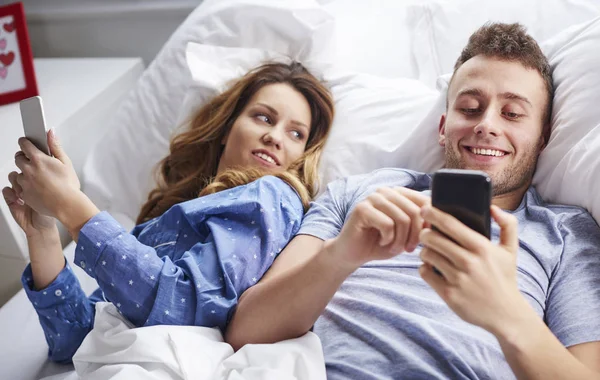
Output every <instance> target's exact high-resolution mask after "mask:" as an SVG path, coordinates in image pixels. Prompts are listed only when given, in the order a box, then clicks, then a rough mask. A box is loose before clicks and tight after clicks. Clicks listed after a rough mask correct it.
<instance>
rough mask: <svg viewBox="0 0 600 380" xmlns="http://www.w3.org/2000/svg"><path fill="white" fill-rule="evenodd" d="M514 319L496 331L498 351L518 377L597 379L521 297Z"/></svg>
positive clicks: (598, 376) (597, 374) (571, 379)
mask: <svg viewBox="0 0 600 380" xmlns="http://www.w3.org/2000/svg"><path fill="white" fill-rule="evenodd" d="M523 302H524V303H525V304H526V305H524V307H523V309H525V310H522V312H521V313H520V315H519V316H518V320H516V321H514V322H513V323H510V324H507V327H506V329H505V330H504V331H502V332H499V333H496V334H495V335H496V337H497V338H498V341H499V342H500V346H501V347H502V351H503V352H504V355H505V357H506V360H507V361H508V364H509V365H510V367H511V369H512V370H513V372H514V373H515V375H516V376H517V378H518V379H521V380H522V379H569V380H576V379H582V380H583V379H585V380H593V379H600V373H599V372H597V371H595V370H593V369H592V368H590V367H588V366H586V365H585V364H583V363H582V362H581V361H580V360H579V359H577V358H576V357H575V356H573V354H572V353H571V352H569V350H568V349H567V348H565V347H564V346H563V345H562V344H561V343H560V341H559V340H558V339H557V338H556V337H555V336H554V334H552V332H551V331H550V329H548V327H547V326H546V324H545V323H544V322H543V321H542V319H541V318H539V317H538V316H537V314H535V312H534V311H533V309H531V307H530V306H529V304H527V302H526V301H525V300H523Z"/></svg>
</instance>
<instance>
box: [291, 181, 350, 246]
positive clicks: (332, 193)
mask: <svg viewBox="0 0 600 380" xmlns="http://www.w3.org/2000/svg"><path fill="white" fill-rule="evenodd" d="M347 184H348V180H347V179H341V180H337V181H334V182H332V183H330V184H329V185H327V190H326V191H325V192H323V194H321V195H320V196H319V197H318V198H317V199H316V200H315V201H314V202H312V203H311V205H310V209H309V210H308V213H307V214H306V215H305V216H304V220H303V221H302V226H301V227H300V231H298V235H311V236H314V237H317V238H319V239H321V240H327V239H332V238H334V237H336V236H337V235H338V234H339V233H340V231H341V230H342V226H343V225H344V221H345V219H346V213H347V207H348V194H347V188H348V186H347Z"/></svg>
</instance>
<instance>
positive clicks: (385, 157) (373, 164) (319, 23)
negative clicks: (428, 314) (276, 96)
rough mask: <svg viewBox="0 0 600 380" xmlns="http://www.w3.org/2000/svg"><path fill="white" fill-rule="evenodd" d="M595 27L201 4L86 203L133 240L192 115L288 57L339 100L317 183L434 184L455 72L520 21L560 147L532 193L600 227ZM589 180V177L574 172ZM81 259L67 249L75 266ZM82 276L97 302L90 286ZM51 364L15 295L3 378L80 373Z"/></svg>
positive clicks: (554, 146)
mask: <svg viewBox="0 0 600 380" xmlns="http://www.w3.org/2000/svg"><path fill="white" fill-rule="evenodd" d="M515 10H519V11H518V12H515ZM599 16H600V3H597V1H594V0H589V1H583V0H582V1H578V2H573V1H570V0H528V1H523V0H506V1H503V2H496V1H493V0H488V1H481V0H477V1H475V0H455V1H443V0H429V1H408V0H406V1H396V0H376V1H368V2H367V1H363V2H358V1H349V0H348V1H344V0H332V1H325V0H323V1H320V2H319V1H312V0H311V1H309V0H303V1H301V0H285V1H279V2H277V3H276V4H275V2H270V1H259V0H255V1H250V0H246V1H242V0H228V1H204V2H203V3H202V4H201V5H200V6H199V7H198V8H197V9H196V10H195V11H194V12H193V13H192V14H191V15H190V16H189V17H188V19H187V20H186V21H185V22H184V23H183V24H182V25H181V26H180V27H179V28H178V30H177V31H176V32H175V33H174V34H173V36H172V37H171V38H170V39H169V41H168V42H167V43H166V45H165V46H164V47H163V49H162V50H161V51H160V52H159V54H158V55H157V57H156V59H155V60H154V62H153V63H152V64H151V65H150V66H149V67H148V69H147V70H146V72H145V73H144V75H143V76H142V78H141V80H140V81H139V83H138V84H137V85H136V86H135V88H134V89H133V91H132V93H131V94H130V95H129V96H128V97H127V99H126V100H125V101H124V102H123V104H121V105H120V107H119V109H118V110H116V111H115V115H114V117H113V121H112V122H113V123H114V124H115V125H118V126H119V128H113V129H111V130H114V131H115V132H114V133H111V134H109V135H107V136H105V137H104V138H103V139H102V140H100V141H98V142H97V143H96V145H95V146H93V147H90V155H89V157H88V159H87V161H86V163H85V165H84V168H83V181H82V182H83V189H84V191H85V192H86V193H87V194H88V195H89V196H90V197H91V198H92V200H94V202H95V203H96V204H97V205H98V206H99V207H100V208H101V209H105V210H108V211H109V212H111V213H112V214H114V215H115V216H116V217H117V219H118V220H119V221H121V222H122V223H123V224H124V226H125V227H127V228H130V227H131V226H133V222H132V220H133V219H134V218H135V216H136V212H137V210H139V207H140V205H141V203H142V202H143V198H144V196H145V195H146V194H147V192H148V190H149V188H150V186H151V182H150V178H151V176H150V173H151V169H152V167H153V165H154V164H155V163H156V162H157V161H158V160H159V159H160V158H161V157H162V156H163V155H164V154H165V153H166V151H167V142H168V140H169V136H170V135H171V133H172V132H173V129H174V128H175V127H176V126H177V125H179V124H180V123H181V122H182V121H183V120H184V119H185V116H186V115H187V114H188V113H189V111H190V109H191V108H192V107H193V106H195V105H197V104H199V103H200V102H202V101H203V100H205V99H206V98H207V97H209V96H211V95H213V94H214V93H217V92H218V91H220V90H222V89H223V87H224V86H225V85H226V83H227V82H228V81H229V80H230V79H233V78H235V77H236V76H238V75H240V74H242V73H243V72H245V71H246V70H247V69H249V68H251V67H253V66H255V65H256V64H258V63H260V62H261V61H263V60H265V59H275V60H277V59H289V58H290V57H291V58H293V59H296V60H299V61H301V62H303V63H305V64H306V65H307V66H308V67H309V68H310V69H312V70H313V71H314V72H316V73H317V74H319V75H320V76H321V77H323V78H324V79H325V80H326V81H327V83H328V85H329V86H330V87H331V89H332V92H333V94H334V97H335V98H336V106H337V115H336V120H335V124H334V129H333V132H332V136H331V139H330V141H329V142H328V145H327V148H326V151H325V153H324V157H323V161H322V167H321V175H322V179H323V182H327V181H330V180H333V179H335V178H339V177H342V176H346V175H350V174H357V173H364V172H368V171H371V170H373V169H376V168H379V167H384V166H396V167H398V166H400V167H406V168H411V169H415V170H421V171H431V170H435V169H437V168H439V167H440V165H441V162H442V157H441V156H440V153H439V151H438V150H436V149H435V139H432V136H433V135H434V134H435V133H436V127H437V120H436V118H439V115H440V113H442V112H443V111H444V107H445V88H446V86H447V83H448V79H449V76H448V75H447V73H449V72H451V71H452V66H453V61H454V59H456V57H457V56H458V53H459V52H460V49H461V47H462V46H463V45H464V44H465V42H466V39H467V38H468V36H469V35H470V33H471V32H472V31H473V30H475V29H476V28H477V27H478V26H480V25H482V24H483V23H484V22H486V21H488V20H498V21H519V22H522V23H524V24H525V25H526V26H528V27H529V31H530V32H531V33H532V35H533V36H534V37H535V38H536V39H537V40H538V41H540V42H542V48H543V50H544V52H545V53H546V54H547V55H548V57H549V59H550V62H551V64H552V67H553V70H554V79H555V86H556V88H557V90H556V98H555V100H554V112H553V137H552V139H551V141H550V142H549V145H548V147H547V149H546V150H545V151H544V153H543V155H542V157H541V158H540V162H539V164H538V171H537V174H536V177H535V179H534V181H535V184H536V185H537V186H538V190H539V191H540V193H541V194H542V195H543V196H544V197H545V198H547V199H549V200H552V201H556V202H562V203H569V204H576V205H580V206H583V207H586V208H587V209H588V210H589V211H590V212H591V213H592V215H593V216H594V217H595V218H596V220H600V219H599V217H600V197H597V194H598V193H600V181H599V180H597V179H596V178H595V177H594V176H593V175H592V174H591V173H593V172H594V171H597V170H600V168H599V167H598V166H600V161H599V159H598V157H600V154H598V153H599V151H598V150H599V149H600V134H599V133H598V131H599V130H600V128H596V127H597V126H599V125H598V120H600V110H598V109H597V108H598V107H595V108H594V107H589V106H586V104H589V99H593V98H595V94H594V91H595V88H597V87H598V86H600V75H599V74H600V73H598V67H600V54H599V53H597V49H596V48H595V47H594V46H597V44H599V43H600V21H598V19H597V17H599ZM594 44H596V45H594ZM582 56H585V57H586V59H585V60H582V59H580V58H581V57H582ZM591 73H595V75H591ZM444 74H446V75H444ZM581 77H586V78H587V79H586V80H585V81H579V80H577V78H581ZM567 95H569V96H567ZM586 99H587V100H586ZM438 120H439V119H438ZM341 125H343V128H342V127H341ZM365 125H368V126H369V128H366V127H365ZM139 146H144V147H145V149H143V150H140V149H138V148H139ZM132 152H135V154H134V153H132ZM124 163H127V165H124ZM581 167H585V168H589V169H588V170H586V171H582V170H575V169H574V168H581ZM74 249H75V244H74V243H71V244H69V245H68V246H67V247H66V248H65V250H64V253H65V256H66V257H67V259H68V260H72V257H73V252H74ZM76 271H77V272H76V273H77V275H78V277H79V279H80V281H81V283H82V285H83V287H84V289H85V290H86V291H87V292H91V291H92V290H94V289H95V286H96V284H95V282H94V280H93V279H91V278H89V277H87V276H86V275H85V273H83V271H81V270H80V269H79V268H77V269H76ZM46 355H47V347H46V343H45V341H44V337H43V333H42V330H41V327H40V326H39V323H38V320H37V315H36V314H35V312H34V310H33V307H32V306H31V305H30V303H29V301H28V300H27V298H26V296H25V294H24V291H20V292H19V293H18V294H16V295H15V296H14V297H13V298H12V299H11V300H10V301H9V302H8V303H7V304H5V305H4V306H3V307H2V308H0V378H2V379H24V380H29V379H39V378H42V377H45V376H51V375H57V376H56V377H55V378H60V377H61V375H60V374H65V376H66V374H67V373H69V372H70V371H72V369H73V368H72V366H69V365H56V364H54V363H50V362H49V361H48V360H47V358H46Z"/></svg>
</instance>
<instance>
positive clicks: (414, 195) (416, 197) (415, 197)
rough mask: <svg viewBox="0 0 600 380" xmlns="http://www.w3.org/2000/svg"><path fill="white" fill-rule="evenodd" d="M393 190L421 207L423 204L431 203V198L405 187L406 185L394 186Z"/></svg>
mask: <svg viewBox="0 0 600 380" xmlns="http://www.w3.org/2000/svg"><path fill="white" fill-rule="evenodd" d="M395 190H396V191H397V192H398V193H399V194H401V195H403V196H405V197H406V198H408V199H409V200H411V201H412V202H413V203H414V204H416V205H417V206H418V207H423V206H427V205H430V204H431V198H430V197H428V196H426V195H423V194H422V193H420V192H418V191H415V190H412V189H407V188H406V187H398V188H395Z"/></svg>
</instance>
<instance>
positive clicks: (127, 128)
mask: <svg viewBox="0 0 600 380" xmlns="http://www.w3.org/2000/svg"><path fill="white" fill-rule="evenodd" d="M332 30H333V19H332V17H331V15H329V14H328V13H327V12H326V11H324V10H323V9H322V8H321V6H320V5H319V4H318V3H317V2H316V1H314V0H280V1H277V2H275V1H270V0H205V1H204V2H203V3H202V5H201V6H199V7H198V8H197V9H196V10H194V12H192V13H191V14H190V16H189V17H188V18H187V19H186V20H185V22H184V23H183V24H182V25H181V26H180V27H179V28H178V29H177V30H176V31H175V33H174V34H173V35H172V36H171V38H170V39H169V41H168V42H167V43H166V44H165V46H164V47H163V48H162V49H161V51H160V52H159V53H158V55H157V56H156V58H155V60H154V61H153V62H152V64H151V65H150V66H149V67H148V69H147V70H146V72H145V73H144V74H143V75H142V77H141V79H140V80H139V82H138V83H137V85H136V86H135V88H134V89H133V90H132V91H131V93H130V94H129V95H128V96H127V98H126V100H125V101H124V103H123V104H122V105H121V107H120V109H119V110H118V112H117V113H116V116H115V117H114V118H113V120H112V122H111V123H110V125H108V126H107V130H108V131H109V132H108V133H107V134H106V135H105V136H104V137H103V138H102V139H101V140H100V141H99V142H98V143H97V144H96V146H95V147H94V148H93V150H92V152H91V153H90V155H89V157H88V159H87V160H86V163H85V165H84V168H83V189H84V191H85V192H86V193H87V194H88V195H89V196H90V198H91V199H92V200H93V201H94V202H95V203H96V204H97V205H98V207H99V208H100V209H104V210H108V211H110V212H113V213H122V214H124V215H125V216H127V217H129V218H130V219H134V220H135V218H136V217H137V214H138V213H139V210H140V208H141V206H142V204H143V202H144V201H145V200H146V198H147V195H148V192H149V191H150V189H151V188H152V187H153V186H154V184H153V181H152V169H153V168H154V166H155V164H156V163H157V162H158V161H159V160H160V159H162V158H163V157H164V156H165V155H166V154H167V153H168V141H169V139H170V137H171V133H172V131H173V129H174V128H176V127H177V118H178V115H179V110H180V107H181V104H182V102H183V100H184V97H185V94H186V91H187V88H188V86H189V84H190V83H191V77H190V73H189V71H188V69H187V64H186V60H185V49H186V46H187V43H188V42H189V41H196V42H202V43H205V44H213V45H222V46H233V47H235V46H239V47H253V48H260V49H265V50H271V51H277V52H279V53H281V54H284V55H287V56H290V57H293V58H295V59H298V60H308V59H309V58H310V57H314V58H318V59H319V60H324V61H326V60H327V59H328V58H327V57H328V55H329V52H330V48H329V41H330V36H331V34H332Z"/></svg>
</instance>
